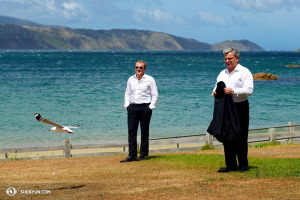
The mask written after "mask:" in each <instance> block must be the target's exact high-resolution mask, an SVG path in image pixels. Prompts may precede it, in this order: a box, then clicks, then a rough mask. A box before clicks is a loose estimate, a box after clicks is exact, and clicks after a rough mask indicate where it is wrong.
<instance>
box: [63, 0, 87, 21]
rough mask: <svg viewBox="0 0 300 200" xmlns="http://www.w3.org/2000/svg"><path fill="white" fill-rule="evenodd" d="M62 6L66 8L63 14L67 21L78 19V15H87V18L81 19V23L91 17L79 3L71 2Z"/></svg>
mask: <svg viewBox="0 0 300 200" xmlns="http://www.w3.org/2000/svg"><path fill="white" fill-rule="evenodd" d="M61 5H62V6H63V8H64V10H63V14H64V17H65V18H66V19H72V18H73V17H77V16H78V15H79V16H80V15H82V14H85V15H86V18H83V19H81V21H86V20H88V19H89V18H90V17H91V16H90V15H89V13H88V12H87V11H86V10H85V9H84V8H83V7H82V6H81V5H80V4H79V3H76V2H73V1H70V2H63V3H62V4H61Z"/></svg>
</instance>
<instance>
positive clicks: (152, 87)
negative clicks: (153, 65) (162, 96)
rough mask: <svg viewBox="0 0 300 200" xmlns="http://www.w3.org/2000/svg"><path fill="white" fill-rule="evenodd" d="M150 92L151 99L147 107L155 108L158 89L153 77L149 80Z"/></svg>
mask: <svg viewBox="0 0 300 200" xmlns="http://www.w3.org/2000/svg"><path fill="white" fill-rule="evenodd" d="M150 92H151V96H152V99H151V103H150V105H149V108H150V109H151V110H152V109H156V107H155V106H156V103H157V101H158V91H157V87H156V83H155V80H154V78H153V79H151V81H150Z"/></svg>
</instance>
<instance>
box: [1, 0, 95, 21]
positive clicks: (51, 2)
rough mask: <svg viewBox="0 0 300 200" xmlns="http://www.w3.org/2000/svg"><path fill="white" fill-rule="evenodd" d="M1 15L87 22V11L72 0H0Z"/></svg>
mask: <svg viewBox="0 0 300 200" xmlns="http://www.w3.org/2000/svg"><path fill="white" fill-rule="evenodd" d="M0 13H1V15H6V16H11V17H16V18H22V19H28V20H31V21H35V22H38V21H41V20H47V21H51V22H52V23H56V22H62V21H63V22H87V21H90V20H91V15H90V14H89V12H88V11H87V10H86V9H84V8H83V6H81V5H80V4H79V3H77V2H74V1H72V0H43V1H41V0H9V1H8V0H0Z"/></svg>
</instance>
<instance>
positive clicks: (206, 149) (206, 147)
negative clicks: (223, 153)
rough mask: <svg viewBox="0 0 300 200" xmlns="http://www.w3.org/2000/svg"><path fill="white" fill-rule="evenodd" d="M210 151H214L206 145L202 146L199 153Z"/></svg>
mask: <svg viewBox="0 0 300 200" xmlns="http://www.w3.org/2000/svg"><path fill="white" fill-rule="evenodd" d="M210 150H214V148H213V147H212V146H210V145H209V144H206V145H205V146H203V147H202V148H201V151H210Z"/></svg>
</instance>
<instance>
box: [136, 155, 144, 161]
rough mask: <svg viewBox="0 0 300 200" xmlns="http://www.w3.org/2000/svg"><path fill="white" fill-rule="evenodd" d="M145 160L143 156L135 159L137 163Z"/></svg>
mask: <svg viewBox="0 0 300 200" xmlns="http://www.w3.org/2000/svg"><path fill="white" fill-rule="evenodd" d="M145 159H146V158H145V157H144V156H140V157H138V158H137V160H138V161H140V160H145Z"/></svg>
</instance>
